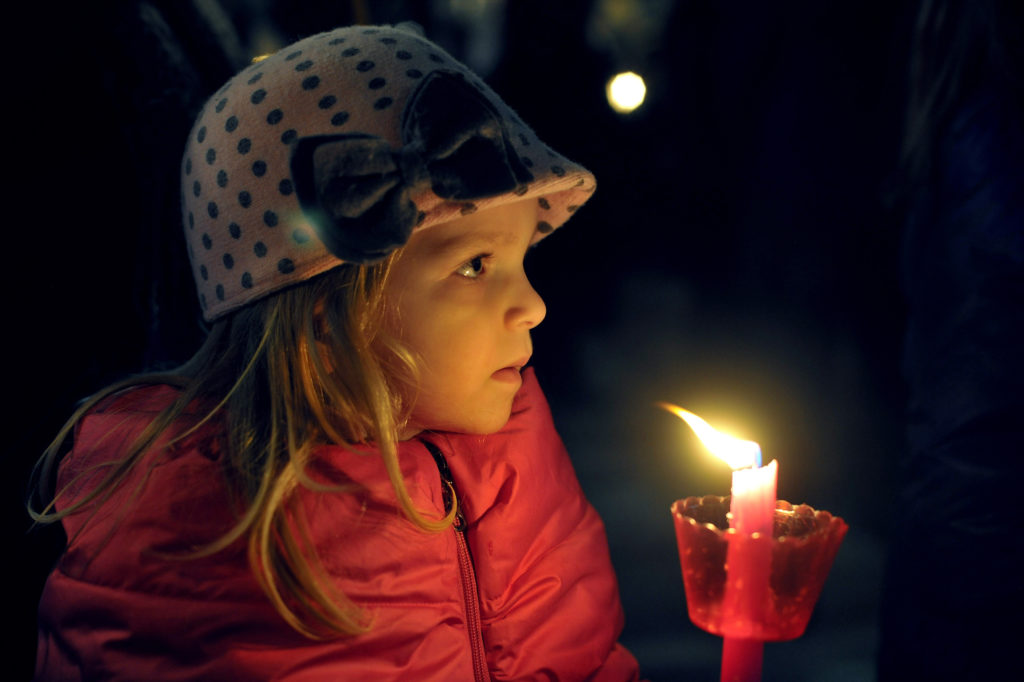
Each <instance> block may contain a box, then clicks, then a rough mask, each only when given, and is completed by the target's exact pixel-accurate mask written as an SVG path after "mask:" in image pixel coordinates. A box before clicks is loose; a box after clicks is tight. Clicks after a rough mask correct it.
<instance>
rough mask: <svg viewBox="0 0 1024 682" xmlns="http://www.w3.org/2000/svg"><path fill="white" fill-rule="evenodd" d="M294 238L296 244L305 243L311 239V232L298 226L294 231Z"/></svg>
mask: <svg viewBox="0 0 1024 682" xmlns="http://www.w3.org/2000/svg"><path fill="white" fill-rule="evenodd" d="M292 239H294V240H295V243H296V244H305V243H306V242H308V241H309V233H308V232H306V231H305V230H303V229H301V228H296V229H295V230H294V231H293V232H292Z"/></svg>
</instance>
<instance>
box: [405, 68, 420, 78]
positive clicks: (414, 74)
mask: <svg viewBox="0 0 1024 682" xmlns="http://www.w3.org/2000/svg"><path fill="white" fill-rule="evenodd" d="M405 75H406V76H408V77H409V78H421V77H422V76H423V72H422V71H420V70H419V69H409V70H408V71H406V72H405Z"/></svg>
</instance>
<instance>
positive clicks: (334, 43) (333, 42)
mask: <svg viewBox="0 0 1024 682" xmlns="http://www.w3.org/2000/svg"><path fill="white" fill-rule="evenodd" d="M343 42H345V39H344V38H335V39H334V40H332V41H331V42H329V43H327V44H328V45H341V44H342V43H343Z"/></svg>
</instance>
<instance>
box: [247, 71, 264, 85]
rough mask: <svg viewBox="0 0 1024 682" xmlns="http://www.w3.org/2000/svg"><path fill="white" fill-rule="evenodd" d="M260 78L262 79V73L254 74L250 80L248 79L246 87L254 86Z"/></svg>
mask: <svg viewBox="0 0 1024 682" xmlns="http://www.w3.org/2000/svg"><path fill="white" fill-rule="evenodd" d="M261 78H263V72H262V71H258V72H257V73H256V75H254V76H253V77H252V78H250V79H249V81H248V85H255V84H256V83H258V82H259V80H260V79H261Z"/></svg>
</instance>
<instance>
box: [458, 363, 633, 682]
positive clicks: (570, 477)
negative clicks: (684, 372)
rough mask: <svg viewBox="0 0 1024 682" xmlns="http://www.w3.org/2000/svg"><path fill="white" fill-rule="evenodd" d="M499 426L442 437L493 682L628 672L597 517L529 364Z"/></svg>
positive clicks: (629, 660)
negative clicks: (448, 450)
mask: <svg viewBox="0 0 1024 682" xmlns="http://www.w3.org/2000/svg"><path fill="white" fill-rule="evenodd" d="M523 379H524V385H523V388H522V389H521V390H520V393H519V395H518V396H517V398H516V402H515V404H514V406H513V411H512V418H511V419H510V420H509V423H508V425H507V426H506V427H505V428H504V429H502V431H500V432H499V433H497V434H494V435H491V436H465V435H452V436H450V437H449V438H450V439H451V446H452V452H453V454H452V456H451V458H450V460H449V464H450V466H451V469H452V474H453V476H454V478H455V481H456V484H457V486H458V487H459V490H460V492H461V494H462V502H461V503H462V506H463V512H464V513H465V515H466V519H467V522H468V530H467V538H468V541H469V545H470V549H471V552H472V555H473V563H474V566H475V568H476V577H477V585H478V589H479V594H480V610H481V620H482V624H483V636H484V643H485V645H486V648H487V662H488V666H489V667H490V671H491V675H492V677H493V679H496V680H526V679H538V678H550V679H558V680H616V681H621V680H635V679H637V678H638V675H639V673H638V665H637V662H636V660H635V659H634V658H633V656H632V655H631V654H630V653H629V652H628V651H627V650H626V649H624V648H623V647H622V646H621V645H619V644H618V643H617V639H618V636H619V634H620V633H621V631H622V626H623V621H624V617H623V613H622V605H621V603H620V601H619V592H618V584H617V582H616V578H615V573H614V571H613V569H612V565H611V560H610V558H609V554H608V542H607V538H606V536H605V530H604V524H603V523H602V521H601V519H600V517H599V516H598V514H597V511H596V510H595V509H594V508H593V507H592V506H591V505H590V503H589V502H588V501H587V500H586V499H585V497H584V495H583V491H582V490H581V488H580V485H579V482H578V480H577V478H576V473H575V471H574V470H573V467H572V463H571V462H570V460H569V456H568V453H567V452H566V450H565V447H564V445H563V444H562V441H561V438H559V436H558V434H557V432H556V431H555V428H554V424H553V423H552V419H551V413H550V410H549V408H548V404H547V401H546V400H545V398H544V395H543V393H542V392H541V390H540V386H539V385H538V383H537V380H536V377H535V376H534V375H533V373H532V371H529V370H528V371H527V372H525V373H524V377H523Z"/></svg>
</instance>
